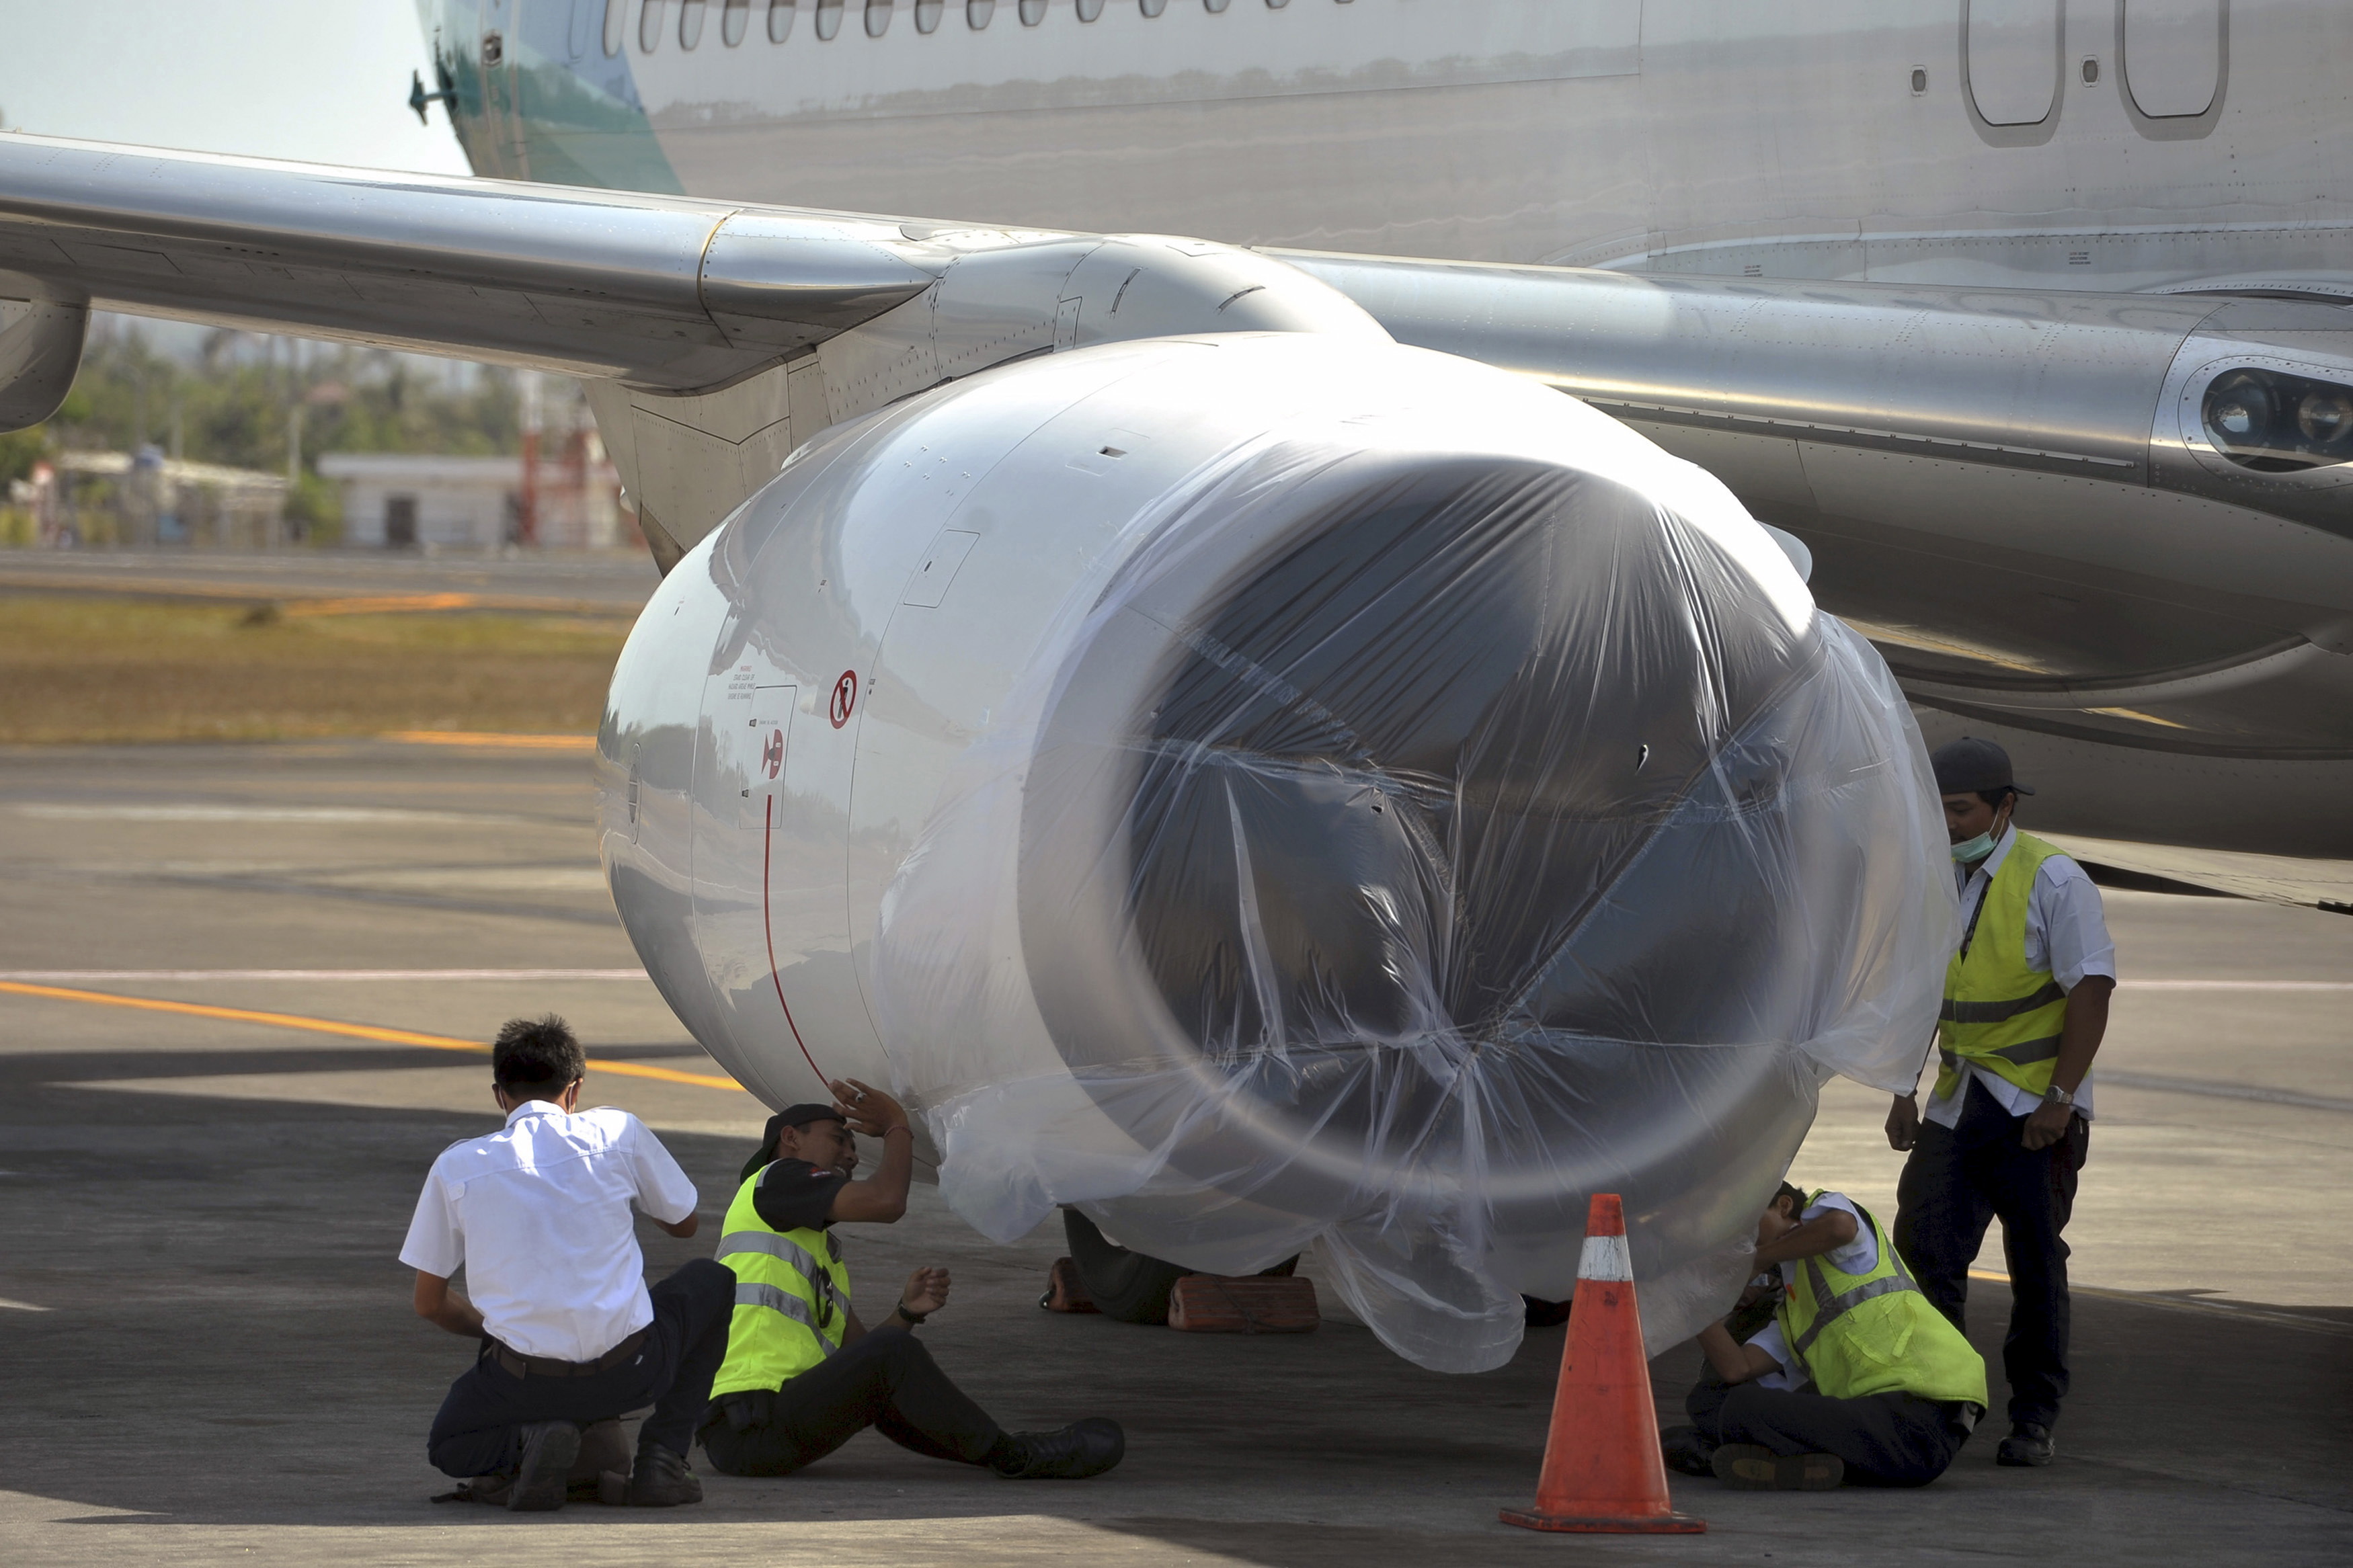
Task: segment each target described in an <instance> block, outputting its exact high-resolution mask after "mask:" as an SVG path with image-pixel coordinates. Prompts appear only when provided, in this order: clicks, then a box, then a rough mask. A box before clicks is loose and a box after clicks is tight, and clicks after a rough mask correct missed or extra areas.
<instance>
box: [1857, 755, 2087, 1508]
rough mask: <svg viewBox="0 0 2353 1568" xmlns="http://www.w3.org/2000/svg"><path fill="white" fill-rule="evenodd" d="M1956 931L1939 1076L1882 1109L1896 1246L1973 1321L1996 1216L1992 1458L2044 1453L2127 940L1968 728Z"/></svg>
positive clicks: (2048, 1447)
mask: <svg viewBox="0 0 2353 1568" xmlns="http://www.w3.org/2000/svg"><path fill="white" fill-rule="evenodd" d="M1931 760H1932V762H1933V763H1934V764H1935V767H1936V789H1937V793H1938V794H1940V795H1943V797H1944V803H1945V826H1946V830H1947V834H1948V835H1949V836H1950V837H1951V840H1952V850H1953V874H1954V878H1955V879H1956V881H1957V883H1958V884H1959V887H1960V896H1961V915H1962V921H1963V934H1962V936H1961V941H1960V945H1959V946H1958V948H1957V949H1956V950H1955V952H1954V953H1953V956H1952V958H1951V960H1950V962H1949V963H1948V964H1947V968H1946V971H1945V1001H1944V1006H1943V1009H1942V1012H1941V1014H1940V1016H1939V1018H1938V1022H1937V1026H1936V1047H1937V1066H1938V1070H1937V1075H1936V1091H1935V1093H1934V1094H1933V1096H1932V1097H1931V1098H1930V1100H1929V1101H1928V1110H1927V1114H1926V1118H1925V1119H1924V1118H1923V1117H1922V1115H1921V1112H1920V1109H1919V1106H1918V1105H1917V1104H1916V1103H1915V1100H1914V1098H1913V1097H1912V1096H1910V1095H1902V1096H1898V1097H1897V1098H1896V1100H1895V1104H1894V1108H1893V1109H1892V1110H1890V1111H1889V1112H1888V1117H1887V1141H1888V1142H1890V1143H1892V1144H1894V1146H1895V1147H1896V1148H1898V1149H1905V1150H1909V1151H1910V1152H1911V1157H1910V1158H1909V1159H1907V1160H1906V1161H1905V1164H1904V1175H1903V1178H1902V1180H1901V1182H1900V1183H1899V1184H1897V1187H1896V1204H1897V1208H1896V1215H1895V1246H1896V1249H1897V1250H1898V1251H1899V1252H1901V1253H1902V1254H1903V1255H1904V1257H1905V1258H1906V1259H1907V1260H1909V1261H1910V1263H1911V1265H1912V1270H1913V1273H1914V1275H1915V1277H1916V1278H1917V1279H1918V1280H1919V1284H1920V1289H1922V1290H1923V1291H1924V1292H1926V1295H1927V1297H1928V1299H1929V1300H1932V1301H1934V1302H1935V1303H1936V1305H1937V1307H1938V1308H1939V1309H1941V1310H1943V1312H1944V1313H1945V1315H1946V1316H1947V1318H1950V1319H1951V1320H1952V1321H1953V1323H1954V1326H1956V1327H1960V1326H1961V1323H1962V1305H1963V1302H1964V1301H1965V1300H1967V1298H1968V1269H1969V1265H1970V1263H1971V1262H1972V1261H1974V1260H1975V1259H1976V1258H1977V1254H1978V1245H1979V1244H1980V1243H1981V1242H1983V1241H1984V1239H1985V1232H1986V1226H1987V1224H1988V1223H1989V1221H1990V1220H1992V1219H1995V1218H1999V1219H2000V1221H2001V1234H2002V1253H2003V1257H2004V1258H2005V1259H2006V1260H2007V1262H2008V1264H2009V1268H2010V1332H2009V1334H2008V1336H2007V1337H2006V1338H2005V1339H2004V1340H2003V1342H2002V1370H2003V1372H2004V1373H2005V1374H2006V1375H2007V1377H2008V1378H2009V1381H2010V1436H2008V1437H2006V1438H2005V1439H2003V1441H2002V1444H2001V1447H2000V1452H1999V1453H1998V1454H1997V1456H1996V1458H1997V1459H1998V1461H1999V1462H2000V1463H2001V1464H2005V1465H2047V1464H2049V1463H2050V1462H2051V1460H2052V1440H2051V1428H2052V1425H2053V1424H2054V1423H2055V1422H2056V1421H2057V1420H2058V1417H2059V1403H2060V1401H2061V1400H2062V1399H2063V1398H2064V1397H2065V1396H2066V1393H2067V1330H2068V1317H2069V1307H2068V1299H2067V1244H2066V1242H2064V1241H2063V1240H2062V1239H2061V1238H2060V1232H2062V1231H2063V1230H2064V1229H2065V1228H2066V1225H2067V1217H2068V1215H2069V1213H2070V1212H2071V1211H2072V1210H2073V1207H2074V1202H2075V1180H2076V1173H2078V1172H2079V1171H2081V1170H2082V1169H2083V1167H2084V1155H2085V1153H2086V1152H2087V1151H2088V1150H2089V1147H2090V1141H2091V1125H2090V1123H2091V1116H2092V1086H2091V1083H2090V1082H2089V1074H2090V1073H2091V1070H2092V1058H2093V1056H2094V1054H2095V1053H2096V1052H2097V1051H2098V1050H2099V1048H2100V1038H2101V1037H2102V1036H2103V1035H2104V1034H2105V1032H2106V1030H2107V1025H2108V998H2109V995H2110V994H2111V993H2113V992H2114V991H2115V990H2116V944H2115V943H2114V942H2111V941H2109V939H2108V931H2107V926H2106V923H2105V921H2103V919H2102V918H2101V910H2100V891H2099V889H2097V888H2096V887H2094V886H2093V884H2092V879H2090V878H2089V877H2087V876H2085V875H2084V868H2082V867H2081V866H2078V865H2077V864H2076V863H2075V862H2074V861H2073V860H2072V859H2070V858H2068V857H2067V856H2066V855H2064V854H2063V853H2061V852H2060V851H2059V850H2058V849H2057V848H2056V847H2053V846H2052V845H2050V844H2047V843H2045V842H2043V841H2042V839H2040V838H2036V837H2032V836H2031V835H2029V834H2024V833H2021V832H2019V831H2018V830H2017V829H2016V828H2014V827H2012V826H2010V814H2011V812H2012V810H2013V808H2014V807H2015V806H2016V805H2017V803H2018V798H2019V796H2021V795H2031V794H2033V793H2034V792H2033V791H2031V790H2030V789H2028V788H2027V787H2026V786H2025V785H2023V784H2020V783H2018V781H2017V780H2016V779H2014V778H2012V777H2011V776H2010V753H2009V752H2005V751H2003V750H2002V749H2001V748H2000V746H1998V745H1996V744H1994V743H1993V742H1991V741H1980V740H1977V739H1974V738H1971V737H1967V736H1964V737H1963V738H1962V739H1960V740H1957V741H1955V742H1951V743H1950V744H1948V745H1945V746H1941V747H1939V748H1937V751H1936V755H1935V757H1934V758H1932V759H1931Z"/></svg>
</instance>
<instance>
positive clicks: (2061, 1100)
mask: <svg viewBox="0 0 2353 1568" xmlns="http://www.w3.org/2000/svg"><path fill="white" fill-rule="evenodd" d="M2042 1098H2043V1099H2045V1100H2049V1101H2050V1102H2051V1103H2052V1104H2053V1105H2073V1104H2074V1103H2075V1097H2074V1096H2073V1095H2072V1094H2069V1093H2068V1092H2067V1091H2066V1090H2065V1089H2061V1088H2060V1087H2059V1086H2058V1085H2057V1084H2055V1083H2054V1084H2052V1086H2051V1087H2050V1088H2049V1089H2044V1090H2043V1091H2042Z"/></svg>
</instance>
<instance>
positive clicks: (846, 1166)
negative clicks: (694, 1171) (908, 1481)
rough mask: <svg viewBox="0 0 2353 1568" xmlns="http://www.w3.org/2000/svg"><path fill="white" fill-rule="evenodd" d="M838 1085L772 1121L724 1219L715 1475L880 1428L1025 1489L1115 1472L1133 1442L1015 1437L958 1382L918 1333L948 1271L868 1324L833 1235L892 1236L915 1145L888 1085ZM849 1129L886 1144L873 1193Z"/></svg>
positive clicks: (1089, 1428)
mask: <svg viewBox="0 0 2353 1568" xmlns="http://www.w3.org/2000/svg"><path fill="white" fill-rule="evenodd" d="M827 1087H828V1088H829V1089H832V1090H833V1092H834V1095H835V1096H836V1102H835V1103H834V1104H832V1105H817V1104H809V1105H795V1106H790V1107H788V1108H786V1110H781V1111H779V1112H777V1113H776V1115H775V1116H774V1117H771V1118H770V1119H769V1121H768V1127H767V1132H766V1135H765V1139H764V1141H763V1142H762V1143H761V1145H760V1148H759V1150H758V1152H755V1153H754V1155H753V1156H752V1158H751V1160H750V1161H749V1162H747V1163H745V1165H744V1181H743V1185H742V1186H741V1187H740V1188H739V1189H738V1190H737V1191H736V1194H735V1201H734V1203H733V1205H730V1206H729V1208H728V1210H727V1221H726V1226H725V1228H724V1231H723V1235H722V1237H721V1240H720V1243H719V1260H720V1261H721V1262H722V1263H724V1264H726V1265H727V1266H728V1268H732V1269H733V1271H734V1274H735V1313H734V1318H733V1322H732V1323H731V1325H730V1328H729V1331H728V1340H727V1359H726V1362H725V1363H724V1364H723V1365H722V1366H721V1368H720V1371H719V1375H718V1377H717V1378H716V1379H715V1380H714V1381H713V1382H712V1411H711V1415H710V1418H709V1420H708V1421H707V1423H706V1424H705V1425H704V1426H703V1429H702V1446H703V1449H704V1451H705V1452H707V1453H708V1454H709V1455H710V1456H711V1463H712V1467H713V1468H717V1469H719V1470H721V1471H723V1472H724V1473H725V1474H728V1475H734V1476H785V1475H790V1474H792V1473H793V1472H794V1471H795V1470H797V1469H799V1468H802V1467H803V1466H805V1465H808V1464H811V1463H814V1462H815V1461H816V1460H818V1459H821V1458H824V1457H825V1456H826V1455H828V1454H830V1453H831V1452H833V1451H834V1450H835V1449H836V1448H839V1447H841V1445H842V1444H844V1443H846V1442H848V1441H849V1439H850V1438H851V1437H853V1436H857V1434H858V1433H860V1432H861V1431H863V1430H864V1429H865V1428H867V1427H869V1426H872V1427H875V1428H877V1429H878V1430H880V1431H881V1433H882V1435H883V1436H886V1437H888V1438H890V1439H891V1440H892V1442H894V1443H896V1444H898V1445H899V1446H900V1447H904V1448H912V1449H913V1450H914V1451H915V1452H916V1453H919V1454H925V1455H929V1456H931V1457H932V1458H940V1459H955V1460H961V1461H963V1462H964V1463H965V1464H972V1465H987V1466H988V1467H989V1468H992V1469H994V1470H996V1471H997V1474H999V1475H1001V1476H1006V1477H1010V1478H1014V1479H1078V1478H1081V1477H1085V1476H1092V1475H1099V1474H1101V1473H1102V1472H1103V1471H1104V1470H1108V1469H1110V1468H1112V1467H1113V1465H1116V1464H1118V1463H1119V1461H1120V1458H1121V1456H1122V1455H1123V1453H1124V1451H1125V1448H1126V1439H1125V1437H1124V1436H1123V1434H1122V1433H1121V1431H1120V1429H1119V1426H1118V1425H1117V1424H1116V1423H1114V1422H1111V1421H1105V1420H1102V1419H1094V1420H1087V1421H1081V1422H1078V1423H1076V1424H1075V1425H1073V1426H1065V1427H1063V1428H1061V1429H1060V1431H1056V1432H1008V1431H1006V1430H1005V1429H1004V1428H1002V1427H1000V1426H997V1423H996V1422H995V1421H992V1420H991V1419H989V1417H988V1415H987V1412H986V1411H984V1410H982V1409H981V1408H980V1406H979V1405H976V1404H974V1403H973V1402H972V1400H971V1399H970V1398H969V1397H967V1396H966V1395H965V1393H964V1391H963V1390H961V1389H959V1388H958V1387H956V1385H955V1384H953V1383H951V1382H949V1381H948V1377H947V1374H946V1373H944V1372H942V1371H941V1370H940V1367H939V1363H937V1362H935V1361H934V1360H933V1359H932V1355H931V1352H929V1351H927V1350H925V1349H924V1348H923V1345H922V1344H921V1343H919V1342H917V1341H916V1339H915V1336H914V1329H915V1327H916V1325H918V1324H920V1323H921V1322H923V1320H924V1319H925V1318H927V1317H929V1316H930V1315H931V1314H932V1313H934V1312H935V1311H937V1310H940V1308H941V1307H943V1306H944V1305H945V1304H946V1303H947V1299H948V1271H947V1270H946V1269H944V1268H918V1269H916V1270H915V1271H914V1272H913V1274H911V1275H909V1276H908V1277H907V1284H906V1288H905V1289H903V1290H902V1291H901V1292H900V1296H899V1300H898V1304H897V1305H896V1306H895V1307H894V1308H893V1309H892V1312H891V1316H890V1318H889V1320H888V1321H885V1322H884V1323H882V1324H881V1326H879V1327H876V1328H872V1329H870V1328H868V1327H867V1326H866V1325H865V1324H864V1323H862V1322H860V1321H859V1318H858V1314H857V1313H856V1312H855V1311H853V1310H851V1308H850V1304H849V1302H850V1298H849V1267H848V1265H847V1264H846V1263H845V1262H844V1261H843V1259H842V1256H841V1246H840V1244H839V1242H838V1241H837V1240H836V1239H835V1238H834V1234H833V1228H832V1227H833V1226H834V1225H835V1224H837V1223H838V1222H841V1221H850V1222H858V1221H864V1222H868V1223H871V1224H876V1225H889V1224H891V1223H892V1221H894V1220H896V1219H898V1218H899V1217H900V1216H901V1215H903V1214H905V1213H906V1212H907V1187H908V1183H909V1179H910V1178H911V1176H912V1175H913V1167H914V1155H913V1144H914V1133H913V1130H912V1129H910V1128H909V1127H908V1125H907V1113H906V1111H905V1110H903V1109H902V1108H901V1106H900V1104H899V1102H898V1101H897V1100H893V1099H892V1097H891V1096H890V1095H888V1094H885V1093H883V1092H882V1091H881V1089H874V1088H872V1087H871V1086H869V1085H867V1084H863V1083H860V1082H859V1081H858V1080H857V1079H842V1080H840V1081H839V1082H837V1083H832V1084H828V1086H827ZM853 1130H854V1131H859V1132H862V1133H864V1134H865V1135H867V1136H868V1137H870V1138H879V1139H881V1141H882V1165H881V1170H879V1171H877V1172H876V1173H874V1175H873V1176H872V1177H871V1179H870V1180H867V1181H863V1182H855V1181H852V1180H850V1176H851V1174H852V1173H854V1172H855V1171H856V1170H857V1168H858V1145H857V1142H855V1141H854V1140H853V1139H852V1138H851V1137H850V1133H851V1131H853Z"/></svg>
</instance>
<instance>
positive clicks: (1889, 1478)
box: [1683, 1371, 1974, 1487]
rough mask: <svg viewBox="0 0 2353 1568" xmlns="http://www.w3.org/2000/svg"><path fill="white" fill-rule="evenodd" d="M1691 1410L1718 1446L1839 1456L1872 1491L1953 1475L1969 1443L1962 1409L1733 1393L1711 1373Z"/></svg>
mask: <svg viewBox="0 0 2353 1568" xmlns="http://www.w3.org/2000/svg"><path fill="white" fill-rule="evenodd" d="M1683 1408H1684V1409H1685V1410H1686V1411H1688V1412H1690V1414H1691V1418H1692V1425H1693V1426H1696V1427H1698V1428H1699V1435H1700V1436H1701V1437H1702V1439H1704V1441H1705V1442H1707V1443H1709V1444H1711V1445H1715V1446H1721V1445H1723V1444H1725V1443H1757V1444H1761V1445H1763V1446H1764V1447H1767V1448H1770V1449H1772V1450H1773V1451H1774V1452H1775V1453H1777V1454H1836V1455H1837V1456H1838V1457H1839V1458H1841V1459H1842V1460H1844V1461H1845V1462H1846V1479H1848V1480H1850V1481H1853V1482H1855V1483H1856V1484H1857V1485H1860V1486H1866V1487H1925V1486H1926V1485H1927V1484H1928V1483H1929V1482H1930V1481H1933V1480H1935V1479H1936V1478H1937V1477H1938V1476H1941V1475H1943V1474H1944V1473H1945V1470H1946V1468H1947V1466H1949V1465H1951V1464H1952V1462H1953V1456H1954V1455H1956V1454H1957V1453H1959V1452H1960V1451H1961V1445H1962V1444H1963V1443H1966V1442H1967V1441H1968V1427H1967V1426H1965V1425H1963V1424H1962V1421H1961V1416H1960V1413H1961V1409H1962V1407H1961V1406H1960V1405H1947V1404H1941V1403H1939V1402H1937V1401H1936V1400H1933V1399H1922V1398H1919V1397H1918V1396H1916V1395H1915V1394H1865V1395H1864V1396H1863V1397H1862V1398H1861V1399H1832V1398H1831V1397H1830V1396H1829V1395H1827V1394H1809V1393H1803V1392H1799V1393H1792V1392H1790V1391H1788V1390H1787V1389H1779V1388H1759V1387H1757V1385H1756V1384H1753V1383H1741V1384H1731V1385H1730V1386H1726V1384H1725V1382H1724V1380H1723V1379H1722V1378H1719V1377H1717V1376H1716V1375H1715V1373H1714V1372H1712V1371H1711V1372H1710V1373H1707V1374H1706V1375H1705V1376H1704V1377H1702V1378H1701V1379H1700V1381H1699V1385H1698V1386H1697V1387H1695V1388H1694V1389H1693V1390H1692V1391H1691V1396H1690V1397H1689V1398H1687V1399H1685V1400H1684V1401H1683ZM1971 1408H1974V1406H1972V1407H1971Z"/></svg>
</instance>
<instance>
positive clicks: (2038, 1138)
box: [2018, 1100, 2075, 1149]
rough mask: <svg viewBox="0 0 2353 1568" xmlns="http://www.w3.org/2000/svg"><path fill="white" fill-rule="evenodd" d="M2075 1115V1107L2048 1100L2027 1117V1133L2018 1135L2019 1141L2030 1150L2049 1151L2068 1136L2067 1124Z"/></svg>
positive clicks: (2023, 1132)
mask: <svg viewBox="0 0 2353 1568" xmlns="http://www.w3.org/2000/svg"><path fill="white" fill-rule="evenodd" d="M2074 1114H2075V1108H2074V1107H2073V1106H2072V1105H2062V1104H2060V1103H2059V1102H2058V1101H2057V1100H2044V1101H2043V1102H2042V1104H2040V1105H2038V1106H2036V1107H2035V1108H2034V1111H2033V1114H2031V1116H2029V1117H2027V1119H2026V1128H2025V1131H2021V1133H2020V1134H2019V1135H2018V1141H2019V1142H2021V1143H2023V1144H2025V1145H2026V1146H2027V1147H2028V1148H2029V1149H2048V1148H2049V1147H2051V1145H2052V1144H2053V1143H2056V1142H2059V1140H2061V1139H2062V1138H2064V1137H2065V1136H2067V1122H2068V1121H2069V1120H2070V1119H2071V1118H2072V1117H2073V1116H2074Z"/></svg>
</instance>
